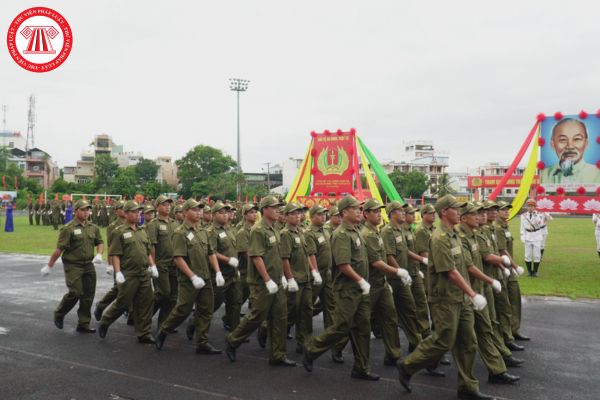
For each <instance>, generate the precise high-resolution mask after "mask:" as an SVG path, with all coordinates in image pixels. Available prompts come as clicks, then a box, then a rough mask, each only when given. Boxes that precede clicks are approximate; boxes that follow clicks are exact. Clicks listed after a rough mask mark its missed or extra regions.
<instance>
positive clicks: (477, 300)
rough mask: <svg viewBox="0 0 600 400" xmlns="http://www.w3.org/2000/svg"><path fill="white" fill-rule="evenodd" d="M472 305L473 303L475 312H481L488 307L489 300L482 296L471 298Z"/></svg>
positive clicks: (477, 295)
mask: <svg viewBox="0 0 600 400" xmlns="http://www.w3.org/2000/svg"><path fill="white" fill-rule="evenodd" d="M471 303H473V309H474V310H475V311H481V310H483V309H484V308H485V306H487V300H486V299H485V297H483V296H482V295H480V294H476V295H475V296H473V297H471Z"/></svg>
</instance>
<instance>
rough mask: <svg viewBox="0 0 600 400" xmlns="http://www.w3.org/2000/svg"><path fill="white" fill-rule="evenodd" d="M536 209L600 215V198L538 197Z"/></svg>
mask: <svg viewBox="0 0 600 400" xmlns="http://www.w3.org/2000/svg"><path fill="white" fill-rule="evenodd" d="M536 200H537V204H536V208H537V209H538V210H539V211H544V212H563V213H571V214H597V213H600V196H538V197H537V199H536Z"/></svg>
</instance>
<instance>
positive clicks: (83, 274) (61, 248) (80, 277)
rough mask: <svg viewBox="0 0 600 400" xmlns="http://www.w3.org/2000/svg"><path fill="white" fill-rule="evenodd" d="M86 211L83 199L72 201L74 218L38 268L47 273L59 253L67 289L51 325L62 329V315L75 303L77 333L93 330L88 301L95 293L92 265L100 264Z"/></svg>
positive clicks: (87, 206)
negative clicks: (40, 267) (50, 254)
mask: <svg viewBox="0 0 600 400" xmlns="http://www.w3.org/2000/svg"><path fill="white" fill-rule="evenodd" d="M89 210H90V204H89V203H88V202H87V201H85V200H79V201H77V203H75V218H74V219H73V220H72V221H71V222H69V223H68V224H67V225H65V226H63V227H62V228H61V230H60V233H59V235H58V243H57V245H56V250H54V252H53V253H52V256H51V257H50V261H48V265H46V266H44V268H42V270H41V272H42V276H46V275H48V274H49V273H50V271H51V269H52V267H53V266H54V263H55V262H56V260H57V259H58V257H60V256H61V254H62V262H63V265H64V270H65V280H66V283H67V288H68V289H69V292H68V293H67V294H65V296H64V297H63V299H62V301H61V302H60V304H59V305H58V307H57V308H56V310H55V311H54V325H56V327H57V328H58V329H62V328H63V320H64V318H65V315H66V314H67V313H68V312H69V311H71V309H72V308H73V307H75V304H77V302H79V309H78V310H77V316H78V318H79V322H78V323H77V332H81V333H94V332H96V330H95V329H92V328H90V320H91V309H92V303H93V302H94V295H95V293H96V271H95V269H94V264H100V263H102V250H103V245H102V236H101V235H100V229H99V228H98V226H96V225H94V224H92V223H89V222H87V218H88V214H89ZM94 247H96V256H94Z"/></svg>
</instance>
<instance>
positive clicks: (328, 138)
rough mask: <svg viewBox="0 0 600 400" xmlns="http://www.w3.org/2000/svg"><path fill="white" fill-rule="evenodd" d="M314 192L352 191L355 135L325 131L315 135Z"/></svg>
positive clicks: (313, 153)
mask: <svg viewBox="0 0 600 400" xmlns="http://www.w3.org/2000/svg"><path fill="white" fill-rule="evenodd" d="M313 140H314V142H313V143H314V144H313V150H312V156H313V159H314V163H313V167H312V171H311V172H312V176H313V184H312V193H324V194H327V193H332V192H333V193H345V192H348V193H352V192H353V187H352V180H353V179H352V178H353V176H354V162H353V160H354V151H355V150H354V149H355V145H354V135H353V134H352V133H350V132H342V131H338V132H328V131H326V132H324V133H318V134H314V135H313Z"/></svg>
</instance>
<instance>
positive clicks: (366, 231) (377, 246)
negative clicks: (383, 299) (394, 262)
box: [360, 222, 387, 287]
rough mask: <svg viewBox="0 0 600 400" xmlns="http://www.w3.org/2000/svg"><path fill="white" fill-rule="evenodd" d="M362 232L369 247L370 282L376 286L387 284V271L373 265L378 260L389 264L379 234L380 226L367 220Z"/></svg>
mask: <svg viewBox="0 0 600 400" xmlns="http://www.w3.org/2000/svg"><path fill="white" fill-rule="evenodd" d="M360 233H361V234H362V237H363V238H364V239H365V246H366V248H367V257H368V261H369V283H370V284H371V285H372V286H374V287H382V286H385V284H386V280H385V272H383V271H381V270H379V269H377V268H375V267H373V263H374V262H377V261H383V262H385V263H386V264H387V261H386V258H387V257H386V253H385V248H384V245H383V239H382V238H381V235H380V234H379V228H377V227H376V226H373V225H371V224H370V223H368V222H367V223H365V226H363V228H362V229H361V231H360Z"/></svg>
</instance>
